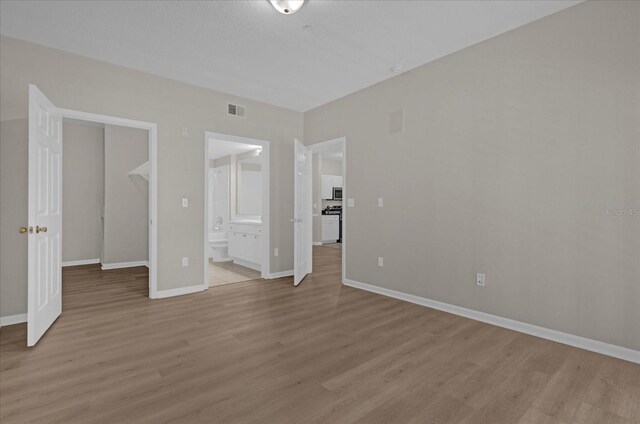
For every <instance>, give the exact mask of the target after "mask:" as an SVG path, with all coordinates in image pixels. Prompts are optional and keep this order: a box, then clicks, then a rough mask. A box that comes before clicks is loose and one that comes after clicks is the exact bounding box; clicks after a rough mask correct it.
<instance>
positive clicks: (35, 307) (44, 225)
mask: <svg viewBox="0 0 640 424" xmlns="http://www.w3.org/2000/svg"><path fill="white" fill-rule="evenodd" d="M61 183H62V114H61V113H60V111H59V110H58V109H57V108H56V107H55V106H54V105H53V104H52V103H51V102H50V101H49V99H47V97H46V96H45V95H44V94H43V93H42V92H41V91H40V90H39V89H38V87H36V86H35V85H32V84H31V85H29V207H28V211H29V214H28V215H29V216H28V225H29V227H28V228H21V229H20V231H21V232H25V233H27V236H28V238H29V240H28V243H27V244H28V313H27V345H28V346H34V345H35V344H36V342H37V341H38V340H39V339H40V337H42V335H43V334H44V333H45V332H46V331H47V329H48V328H49V327H50V326H51V324H53V322H54V321H55V320H56V318H58V316H59V315H60V314H61V313H62V287H61V284H62V257H61V250H62V234H61V233H62V186H61Z"/></svg>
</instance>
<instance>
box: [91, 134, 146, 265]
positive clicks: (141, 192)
mask: <svg viewBox="0 0 640 424" xmlns="http://www.w3.org/2000/svg"><path fill="white" fill-rule="evenodd" d="M104 140H105V142H104V249H103V257H102V263H103V264H114V263H121V262H139V261H147V260H148V259H149V182H148V181H147V180H145V179H144V178H142V177H140V176H138V175H131V176H130V175H129V172H130V171H131V170H133V169H135V168H137V167H138V166H140V165H142V164H143V163H144V162H146V161H147V160H148V159H149V133H148V131H146V130H141V129H137V128H126V127H120V126H116V125H105V128H104Z"/></svg>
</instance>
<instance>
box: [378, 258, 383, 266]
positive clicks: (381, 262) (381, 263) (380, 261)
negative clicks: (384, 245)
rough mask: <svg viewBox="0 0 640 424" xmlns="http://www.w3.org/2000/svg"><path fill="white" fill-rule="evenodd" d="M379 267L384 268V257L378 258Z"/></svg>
mask: <svg viewBox="0 0 640 424" xmlns="http://www.w3.org/2000/svg"><path fill="white" fill-rule="evenodd" d="M378 266H384V258H383V257H382V256H378Z"/></svg>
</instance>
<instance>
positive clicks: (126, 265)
mask: <svg viewBox="0 0 640 424" xmlns="http://www.w3.org/2000/svg"><path fill="white" fill-rule="evenodd" d="M136 266H146V267H147V268H149V261H134V262H114V263H110V264H102V270H103V271H106V270H109V269H120V268H133V267H136Z"/></svg>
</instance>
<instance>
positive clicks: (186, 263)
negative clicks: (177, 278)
mask: <svg viewBox="0 0 640 424" xmlns="http://www.w3.org/2000/svg"><path fill="white" fill-rule="evenodd" d="M182 266H189V258H187V257H186V256H185V257H183V258H182Z"/></svg>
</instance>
